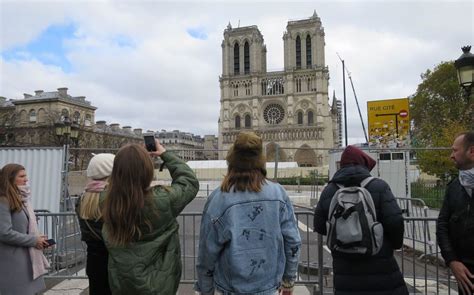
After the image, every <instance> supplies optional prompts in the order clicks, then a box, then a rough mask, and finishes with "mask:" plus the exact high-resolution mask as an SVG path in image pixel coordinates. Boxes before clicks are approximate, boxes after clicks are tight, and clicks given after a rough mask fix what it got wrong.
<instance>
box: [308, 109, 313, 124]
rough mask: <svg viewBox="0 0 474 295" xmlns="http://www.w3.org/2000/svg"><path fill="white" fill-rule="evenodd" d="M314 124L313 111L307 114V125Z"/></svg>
mask: <svg viewBox="0 0 474 295" xmlns="http://www.w3.org/2000/svg"><path fill="white" fill-rule="evenodd" d="M313 124H314V119H313V111H309V112H308V125H313Z"/></svg>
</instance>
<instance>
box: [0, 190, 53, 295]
mask: <svg viewBox="0 0 474 295" xmlns="http://www.w3.org/2000/svg"><path fill="white" fill-rule="evenodd" d="M28 218H29V217H28V215H27V211H26V209H25V210H21V211H20V212H11V211H10V206H9V204H8V200H7V199H6V198H5V197H0V261H1V267H0V294H1V295H17V294H18V295H19V294H21V295H29V294H35V293H38V292H40V291H42V290H44V289H45V284H44V280H43V277H39V278H37V279H36V280H33V268H32V265H31V259H30V254H29V252H28V247H34V246H35V244H36V236H34V235H29V234H28Z"/></svg>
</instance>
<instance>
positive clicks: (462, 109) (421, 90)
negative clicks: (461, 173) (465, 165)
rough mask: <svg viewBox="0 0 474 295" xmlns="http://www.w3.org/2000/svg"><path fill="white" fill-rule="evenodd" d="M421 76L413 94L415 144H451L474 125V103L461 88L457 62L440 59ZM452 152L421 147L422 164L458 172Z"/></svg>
mask: <svg viewBox="0 0 474 295" xmlns="http://www.w3.org/2000/svg"><path fill="white" fill-rule="evenodd" d="M421 79H422V82H421V83H420V84H419V85H418V88H417V90H416V93H415V94H414V95H413V96H412V97H410V110H411V118H412V139H413V145H414V146H415V147H427V148H432V147H446V148H449V147H450V146H451V145H452V142H453V140H454V137H455V136H456V134H457V133H459V132H461V131H466V130H469V129H472V126H471V124H472V119H473V114H474V112H473V109H474V103H473V102H472V101H471V102H469V101H468V99H467V98H466V96H465V94H464V92H463V91H462V89H461V88H460V86H459V83H458V80H457V73H456V68H455V67H454V63H453V62H442V63H440V64H439V65H437V66H436V67H435V68H434V69H433V70H427V71H426V72H425V73H424V74H422V75H421ZM449 154H450V151H449V150H448V149H447V150H444V151H434V150H426V151H419V152H417V158H418V164H419V165H420V168H421V169H422V170H423V171H425V172H427V173H428V174H432V175H436V176H438V177H440V178H442V179H445V178H446V177H447V176H448V175H452V174H454V173H456V170H455V168H454V165H453V163H452V161H451V160H450V159H449Z"/></svg>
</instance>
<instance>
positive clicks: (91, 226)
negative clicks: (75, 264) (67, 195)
mask: <svg viewBox="0 0 474 295" xmlns="http://www.w3.org/2000/svg"><path fill="white" fill-rule="evenodd" d="M81 200H82V195H81V197H79V199H77V202H76V214H77V217H78V219H79V227H80V228H81V240H82V241H84V242H86V244H87V252H88V253H93V254H95V255H107V253H108V252H107V248H106V247H105V244H104V240H103V238H102V226H103V222H102V220H101V219H100V220H98V221H95V220H85V219H82V218H81V216H80V214H79V208H80V207H81Z"/></svg>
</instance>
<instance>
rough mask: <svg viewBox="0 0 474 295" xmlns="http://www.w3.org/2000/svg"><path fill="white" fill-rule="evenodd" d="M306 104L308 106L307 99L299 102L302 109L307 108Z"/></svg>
mask: <svg viewBox="0 0 474 295" xmlns="http://www.w3.org/2000/svg"><path fill="white" fill-rule="evenodd" d="M308 106H309V103H308V102H307V101H303V102H302V103H301V107H302V108H303V110H306V109H307V108H308Z"/></svg>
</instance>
